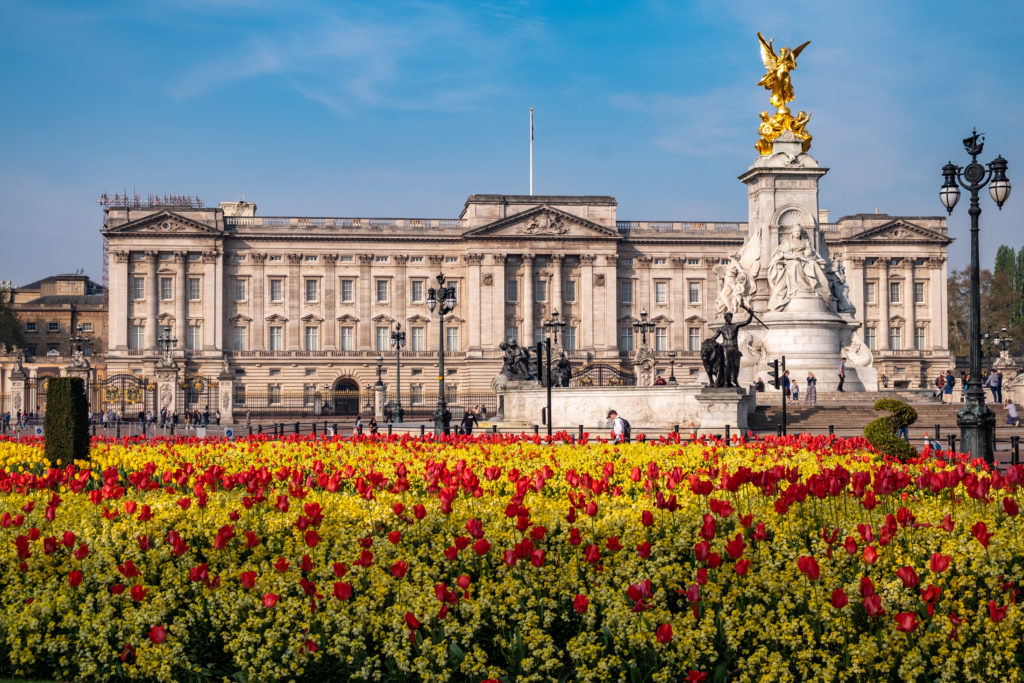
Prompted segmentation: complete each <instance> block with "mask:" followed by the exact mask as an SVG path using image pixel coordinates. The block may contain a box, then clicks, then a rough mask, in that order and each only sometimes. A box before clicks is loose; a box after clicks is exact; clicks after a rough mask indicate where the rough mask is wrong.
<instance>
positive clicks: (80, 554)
mask: <svg viewBox="0 0 1024 683" xmlns="http://www.w3.org/2000/svg"><path fill="white" fill-rule="evenodd" d="M73 555H74V556H75V557H76V558H77V559H79V560H84V559H85V558H87V557H88V556H89V546H87V545H86V544H84V543H81V544H79V546H78V549H77V550H75V552H74V553H73Z"/></svg>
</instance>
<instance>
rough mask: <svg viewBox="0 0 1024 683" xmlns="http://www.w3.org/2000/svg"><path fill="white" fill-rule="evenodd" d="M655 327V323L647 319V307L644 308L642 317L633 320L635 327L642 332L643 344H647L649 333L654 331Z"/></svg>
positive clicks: (641, 312)
mask: <svg viewBox="0 0 1024 683" xmlns="http://www.w3.org/2000/svg"><path fill="white" fill-rule="evenodd" d="M655 327H656V326H655V324H654V323H653V322H651V321H650V320H648V319H647V309H646V308H644V309H642V310H641V311H640V319H639V320H634V321H633V329H634V330H636V331H637V332H639V333H640V338H641V340H642V341H641V342H640V345H641V346H647V334H648V333H649V332H653V331H654V328H655Z"/></svg>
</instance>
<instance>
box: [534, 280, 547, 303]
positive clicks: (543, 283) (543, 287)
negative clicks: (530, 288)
mask: <svg viewBox="0 0 1024 683" xmlns="http://www.w3.org/2000/svg"><path fill="white" fill-rule="evenodd" d="M535 284H536V288H535V290H534V291H536V292H537V301H547V300H548V281H547V280H536V281H535Z"/></svg>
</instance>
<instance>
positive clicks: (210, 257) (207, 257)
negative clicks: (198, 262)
mask: <svg viewBox="0 0 1024 683" xmlns="http://www.w3.org/2000/svg"><path fill="white" fill-rule="evenodd" d="M217 256H219V254H218V253H217V252H215V251H204V252H203V255H202V261H203V263H216V262H217Z"/></svg>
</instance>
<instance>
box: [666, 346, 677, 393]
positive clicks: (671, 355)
mask: <svg viewBox="0 0 1024 683" xmlns="http://www.w3.org/2000/svg"><path fill="white" fill-rule="evenodd" d="M668 362H669V367H670V368H671V369H670V370H669V375H668V383H669V384H670V385H671V386H673V387H674V386H676V385H678V384H679V383H678V382H676V352H675V351H669V352H668Z"/></svg>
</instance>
